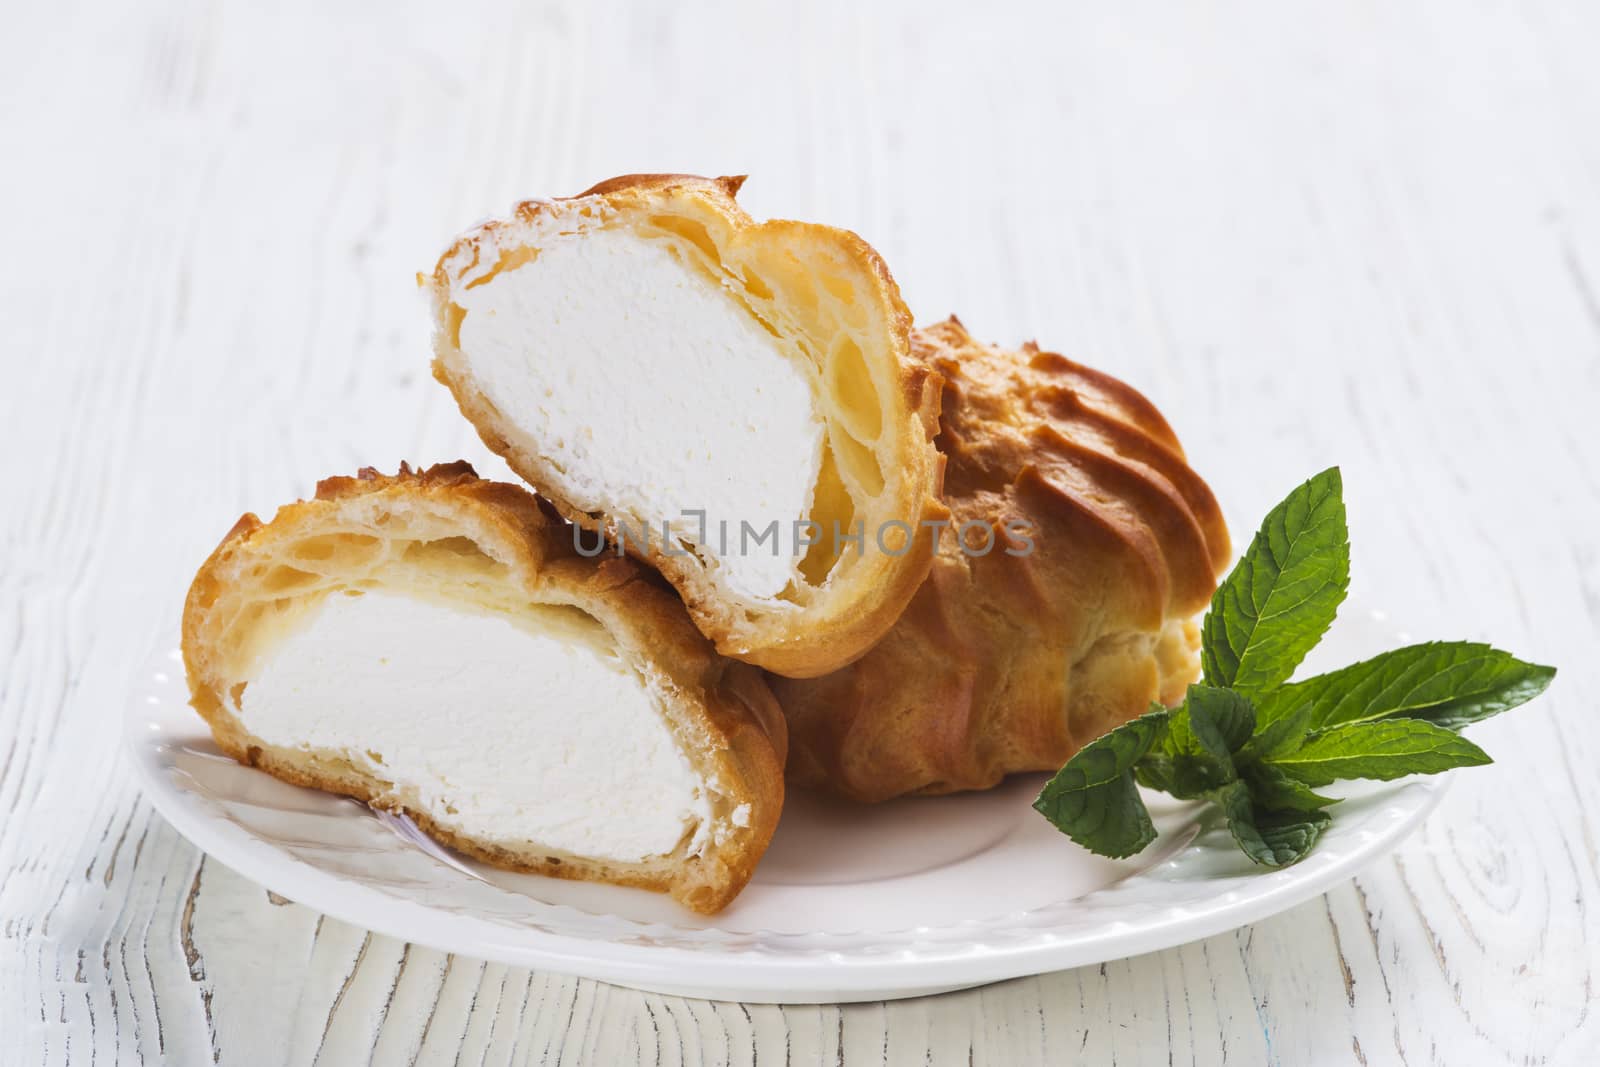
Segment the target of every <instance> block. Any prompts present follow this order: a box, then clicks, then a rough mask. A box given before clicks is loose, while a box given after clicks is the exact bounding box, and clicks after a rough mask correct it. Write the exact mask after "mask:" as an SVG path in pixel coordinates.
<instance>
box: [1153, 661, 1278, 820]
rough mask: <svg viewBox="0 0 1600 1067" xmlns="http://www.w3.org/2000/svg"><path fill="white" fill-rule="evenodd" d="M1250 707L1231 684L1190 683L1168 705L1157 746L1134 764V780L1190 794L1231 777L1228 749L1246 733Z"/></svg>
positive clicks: (1180, 796) (1186, 797) (1251, 714)
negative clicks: (1171, 706)
mask: <svg viewBox="0 0 1600 1067" xmlns="http://www.w3.org/2000/svg"><path fill="white" fill-rule="evenodd" d="M1255 722H1256V713H1255V709H1254V708H1253V707H1251V706H1250V699H1249V698H1248V697H1246V696H1245V695H1244V694H1242V693H1236V692H1234V691H1233V690H1231V689H1212V688H1210V687H1208V686H1203V685H1191V686H1190V687H1189V693H1188V696H1187V697H1186V698H1185V699H1184V702H1183V703H1182V704H1180V705H1178V706H1177V707H1176V708H1174V709H1172V711H1171V712H1170V713H1169V718H1168V719H1167V730H1166V733H1165V735H1164V737H1163V739H1162V742H1161V744H1160V746H1159V747H1158V748H1157V749H1154V750H1152V751H1151V752H1150V753H1149V754H1148V755H1146V756H1145V758H1144V759H1142V760H1140V761H1139V765H1138V766H1137V767H1136V768H1135V774H1134V777H1135V778H1136V779H1137V780H1138V782H1139V784H1140V785H1143V786H1146V787H1147V788H1150V789H1159V790H1161V791H1162V792H1164V793H1171V794H1172V795H1173V796H1175V797H1177V798H1178V799H1180V800H1191V799H1193V798H1195V797H1198V796H1202V795H1203V794H1205V793H1208V792H1210V791H1211V790H1213V789H1216V788H1217V787H1218V786H1221V785H1224V784H1225V783H1227V782H1231V781H1233V779H1234V778H1235V777H1236V774H1235V772H1234V766H1233V752H1234V751H1235V750H1236V749H1238V748H1239V747H1240V746H1241V745H1243V744H1244V743H1245V742H1246V741H1248V740H1249V739H1250V732H1251V731H1252V730H1254V729H1255Z"/></svg>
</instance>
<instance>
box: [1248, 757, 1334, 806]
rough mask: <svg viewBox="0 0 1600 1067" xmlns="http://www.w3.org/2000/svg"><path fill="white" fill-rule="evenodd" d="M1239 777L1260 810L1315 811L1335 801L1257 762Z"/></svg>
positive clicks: (1271, 767) (1275, 769) (1274, 768)
mask: <svg viewBox="0 0 1600 1067" xmlns="http://www.w3.org/2000/svg"><path fill="white" fill-rule="evenodd" d="M1243 776H1244V780H1245V784H1247V785H1248V786H1249V787H1250V796H1251V797H1252V798H1253V800H1254V801H1255V805H1256V807H1258V808H1260V809H1262V810H1264V811H1316V810H1317V809H1318V808H1325V807H1327V806H1328V805H1330V804H1337V803H1338V802H1339V801H1338V800H1337V798H1335V797H1325V796H1323V795H1321V794H1320V793H1315V792H1312V789H1311V787H1310V786H1308V785H1306V784H1305V783H1304V782H1299V781H1296V780H1295V779H1293V778H1290V777H1289V776H1288V775H1287V774H1284V773H1283V772H1282V771H1280V770H1278V769H1277V768H1276V767H1273V766H1270V765H1268V764H1264V763H1257V764H1255V765H1254V766H1251V767H1247V768H1245V770H1244V772H1243Z"/></svg>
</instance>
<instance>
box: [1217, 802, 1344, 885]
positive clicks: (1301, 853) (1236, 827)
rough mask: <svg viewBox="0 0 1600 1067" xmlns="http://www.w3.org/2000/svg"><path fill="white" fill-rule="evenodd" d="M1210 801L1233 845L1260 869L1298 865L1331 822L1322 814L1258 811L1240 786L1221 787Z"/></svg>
mask: <svg viewBox="0 0 1600 1067" xmlns="http://www.w3.org/2000/svg"><path fill="white" fill-rule="evenodd" d="M1213 799H1215V800H1216V802H1217V804H1218V806H1220V807H1221V808H1222V813H1223V815H1224V816H1226V817H1227V820H1228V831H1229V832H1230V833H1231V834H1233V840H1234V842H1235V843H1236V844H1238V846H1239V848H1240V849H1241V850H1242V851H1243V852H1244V854H1245V855H1246V856H1249V857H1250V858H1251V859H1252V860H1254V861H1255V862H1256V863H1259V864H1261V865H1262V866H1264V867H1287V866H1289V865H1290V864H1292V863H1298V862H1300V861H1301V860H1302V859H1304V858H1305V855H1306V853H1308V852H1310V851H1311V847H1312V846H1313V845H1315V844H1316V843H1317V838H1319V837H1321V836H1322V831H1323V830H1324V829H1326V828H1327V826H1328V824H1329V823H1330V822H1332V821H1333V820H1332V819H1331V818H1330V817H1329V815H1328V813H1327V812H1325V811H1304V812H1301V811H1286V812H1273V811H1267V812H1263V811H1259V810H1257V805H1256V803H1255V801H1254V800H1253V799H1252V798H1251V795H1250V788H1249V786H1247V785H1245V783H1244V782H1233V783H1231V784H1230V785H1227V786H1224V787H1223V788H1221V789H1219V790H1217V791H1216V793H1215V794H1214V795H1213Z"/></svg>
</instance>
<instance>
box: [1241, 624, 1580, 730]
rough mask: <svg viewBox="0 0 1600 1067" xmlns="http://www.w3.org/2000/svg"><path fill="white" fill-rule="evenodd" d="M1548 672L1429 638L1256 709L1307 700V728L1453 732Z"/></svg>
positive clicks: (1275, 709) (1519, 698)
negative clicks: (1412, 726)
mask: <svg viewBox="0 0 1600 1067" xmlns="http://www.w3.org/2000/svg"><path fill="white" fill-rule="evenodd" d="M1555 673H1556V672H1555V668H1554V667H1541V666H1539V665H1538V664H1534V663H1524V662H1523V661H1522V660H1519V659H1517V658H1516V657H1515V656H1513V655H1511V654H1510V653H1509V652H1501V651H1500V650H1499V649H1496V648H1490V647H1489V646H1488V645H1482V644H1476V643H1473V642H1470V641H1454V642H1443V641H1434V642H1429V643H1427V644H1422V645H1411V646H1409V647H1406V648H1398V649H1395V650H1394V651H1392V652H1385V653H1384V654H1383V655H1381V656H1374V657H1373V658H1372V659H1369V660H1363V661H1362V662H1360V663H1355V664H1352V665H1351V666H1349V667H1345V668H1344V669H1342V670H1337V671H1332V672H1330V673H1328V674H1319V675H1317V676H1316V677H1314V678H1307V679H1306V680H1305V681H1303V682H1296V683H1294V684H1292V685H1286V686H1284V687H1283V688H1281V689H1278V690H1276V691H1274V692H1273V693H1271V694H1269V695H1268V696H1267V697H1265V698H1264V699H1263V700H1262V701H1261V704H1260V711H1261V718H1262V719H1263V720H1265V721H1271V720H1274V719H1277V718H1279V717H1281V716H1283V715H1285V714H1287V713H1288V711H1289V710H1290V709H1293V708H1296V707H1298V706H1300V705H1303V704H1304V705H1309V706H1310V707H1311V725H1312V726H1313V727H1314V728H1316V727H1323V726H1333V725H1337V724H1339V723H1346V722H1366V721H1369V720H1372V719H1385V718H1394V717H1404V718H1408V719H1425V720H1426V721H1428V722H1431V723H1433V724H1434V725H1436V726H1442V727H1444V728H1446V729H1449V730H1459V729H1460V728H1461V727H1463V726H1465V725H1467V724H1468V723H1473V722H1477V721H1478V720H1480V719H1487V718H1488V717H1489V716H1491V715H1498V714H1499V713H1500V712H1502V711H1505V710H1507V709H1509V708H1514V707H1516V706H1517V705H1518V704H1524V703H1527V702H1528V701H1529V700H1532V699H1533V698H1534V697H1536V696H1538V695H1539V694H1540V693H1542V692H1544V690H1545V687H1546V686H1548V685H1549V684H1550V680H1551V679H1552V678H1554V677H1555Z"/></svg>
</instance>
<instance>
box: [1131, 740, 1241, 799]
mask: <svg viewBox="0 0 1600 1067" xmlns="http://www.w3.org/2000/svg"><path fill="white" fill-rule="evenodd" d="M1133 776H1134V778H1135V779H1136V780H1137V781H1138V783H1139V784H1140V785H1142V786H1144V787H1145V788H1147V789H1159V790H1161V792H1163V793H1170V794H1171V795H1172V796H1174V797H1177V798H1178V799H1179V800H1195V799H1197V798H1199V797H1203V796H1205V795H1206V794H1207V793H1209V792H1211V791H1212V790H1213V789H1216V788H1217V787H1218V786H1221V785H1226V784H1227V783H1229V782H1231V781H1233V779H1234V773H1233V767H1232V765H1231V763H1230V764H1229V765H1228V766H1223V765H1222V764H1221V763H1219V762H1218V761H1217V760H1216V759H1214V758H1213V757H1211V756H1208V755H1206V754H1205V753H1203V752H1202V753H1200V754H1198V755H1190V754H1187V753H1184V754H1179V755H1169V754H1168V753H1165V752H1157V751H1151V752H1150V754H1149V755H1147V756H1145V757H1144V759H1141V760H1140V761H1139V763H1138V765H1137V766H1136V767H1134V769H1133Z"/></svg>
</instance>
